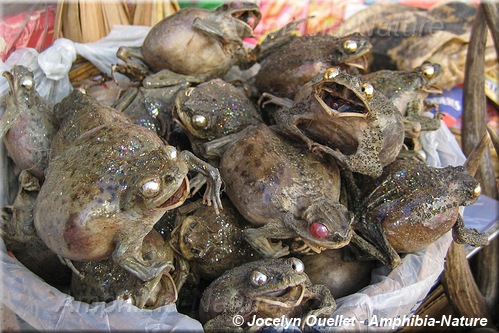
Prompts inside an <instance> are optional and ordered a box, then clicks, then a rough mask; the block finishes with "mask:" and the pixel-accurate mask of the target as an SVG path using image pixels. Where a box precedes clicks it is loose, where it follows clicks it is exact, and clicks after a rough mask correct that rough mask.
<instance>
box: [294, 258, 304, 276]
mask: <svg viewBox="0 0 499 333" xmlns="http://www.w3.org/2000/svg"><path fill="white" fill-rule="evenodd" d="M291 267H293V269H294V270H295V272H296V273H303V271H304V270H305V265H304V264H303V262H302V261H301V260H300V259H296V258H291Z"/></svg>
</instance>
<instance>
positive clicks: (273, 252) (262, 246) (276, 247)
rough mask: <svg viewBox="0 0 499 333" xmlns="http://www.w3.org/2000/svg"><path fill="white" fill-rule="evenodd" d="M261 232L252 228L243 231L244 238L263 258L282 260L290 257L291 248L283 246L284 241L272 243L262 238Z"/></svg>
mask: <svg viewBox="0 0 499 333" xmlns="http://www.w3.org/2000/svg"><path fill="white" fill-rule="evenodd" d="M260 231H261V230H258V229H252V228H249V229H245V230H243V236H244V238H245V239H246V241H247V242H248V243H249V244H250V245H251V246H252V247H253V248H254V249H255V250H256V251H257V252H258V253H260V255H261V256H262V257H264V258H280V257H284V256H287V255H289V253H290V252H289V246H287V245H283V244H282V241H278V242H277V243H273V242H271V241H270V240H269V239H267V238H265V237H262V236H261V235H260V234H261V232H260Z"/></svg>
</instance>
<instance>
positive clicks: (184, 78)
mask: <svg viewBox="0 0 499 333" xmlns="http://www.w3.org/2000/svg"><path fill="white" fill-rule="evenodd" d="M204 81H205V80H204V79H203V78H202V77H200V76H197V77H196V76H192V75H184V74H178V73H175V72H172V71H171V70H168V69H162V70H160V71H159V72H157V73H154V74H151V75H148V76H147V77H145V78H144V80H142V86H144V87H145V88H163V87H173V86H176V85H179V84H185V83H201V82H204Z"/></svg>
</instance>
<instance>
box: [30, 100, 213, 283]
mask: <svg viewBox="0 0 499 333" xmlns="http://www.w3.org/2000/svg"><path fill="white" fill-rule="evenodd" d="M56 113H57V114H58V116H59V117H60V119H62V122H61V130H60V131H59V132H58V133H57V135H56V137H55V138H54V143H56V144H55V147H54V155H53V157H52V159H51V160H50V162H49V166H48V169H47V174H46V180H45V183H44V184H43V185H42V187H41V189H40V193H39V195H38V197H37V200H36V205H35V211H34V221H35V228H36V231H37V233H38V235H39V236H40V238H41V239H42V240H43V241H44V242H45V244H47V246H48V247H49V248H50V249H51V250H52V251H54V252H55V253H56V254H58V255H60V256H61V257H63V258H65V259H66V261H68V262H69V260H99V259H104V258H108V257H112V259H113V260H114V262H115V263H117V264H119V265H120V266H122V267H123V268H125V269H126V270H128V271H129V272H131V273H133V274H135V275H136V276H137V277H139V278H140V279H142V280H144V281H148V280H151V279H152V278H154V277H156V276H157V275H158V274H160V273H161V272H162V271H163V269H164V268H165V266H166V265H167V264H168V263H166V262H161V261H154V260H146V259H144V258H143V256H142V250H141V249H142V241H143V239H144V237H145V236H146V235H147V234H148V233H149V232H150V231H151V230H152V228H153V226H154V225H155V223H156V222H157V221H158V220H159V219H160V218H161V217H162V216H163V214H164V213H165V212H166V211H168V210H171V209H173V208H176V207H178V206H180V205H182V203H183V202H184V201H185V199H186V198H187V197H188V196H189V193H190V188H189V179H188V173H189V171H195V172H198V173H200V174H202V175H203V176H204V177H206V178H207V187H206V192H205V195H204V202H205V203H206V204H208V205H213V207H214V209H215V211H218V210H219V209H220V208H222V207H221V202H220V187H221V179H220V175H219V172H218V170H217V169H216V168H214V167H212V166H211V165H209V164H208V163H206V162H203V161H202V160H200V159H199V158H197V157H196V156H194V154H192V153H191V152H189V151H186V150H184V151H181V152H179V151H177V149H175V147H173V146H170V145H165V143H164V142H163V140H162V139H161V138H160V137H159V136H157V135H156V134H155V133H153V132H152V131H150V130H148V129H146V128H144V127H142V126H140V125H136V124H133V123H132V121H131V120H130V119H129V118H128V117H127V116H126V115H124V114H123V113H121V112H118V111H116V110H114V109H112V108H109V107H104V106H102V105H99V104H98V103H96V102H95V100H93V99H92V98H90V97H88V96H85V95H84V94H82V93H81V92H79V91H76V90H75V91H73V92H72V93H71V94H70V95H69V96H68V97H66V99H65V100H63V101H62V102H61V103H59V104H58V105H57V106H56Z"/></svg>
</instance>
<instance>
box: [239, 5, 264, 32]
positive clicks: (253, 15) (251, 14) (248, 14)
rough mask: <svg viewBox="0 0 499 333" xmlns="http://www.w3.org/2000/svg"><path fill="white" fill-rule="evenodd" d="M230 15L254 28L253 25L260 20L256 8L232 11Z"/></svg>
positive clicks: (260, 16)
mask: <svg viewBox="0 0 499 333" xmlns="http://www.w3.org/2000/svg"><path fill="white" fill-rule="evenodd" d="M232 17H234V18H236V19H238V20H241V21H243V22H244V23H246V24H247V25H249V26H250V27H251V29H255V27H256V26H257V25H258V23H259V22H260V20H261V18H262V15H261V14H260V11H258V10H256V9H255V10H241V11H237V12H233V13H232Z"/></svg>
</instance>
